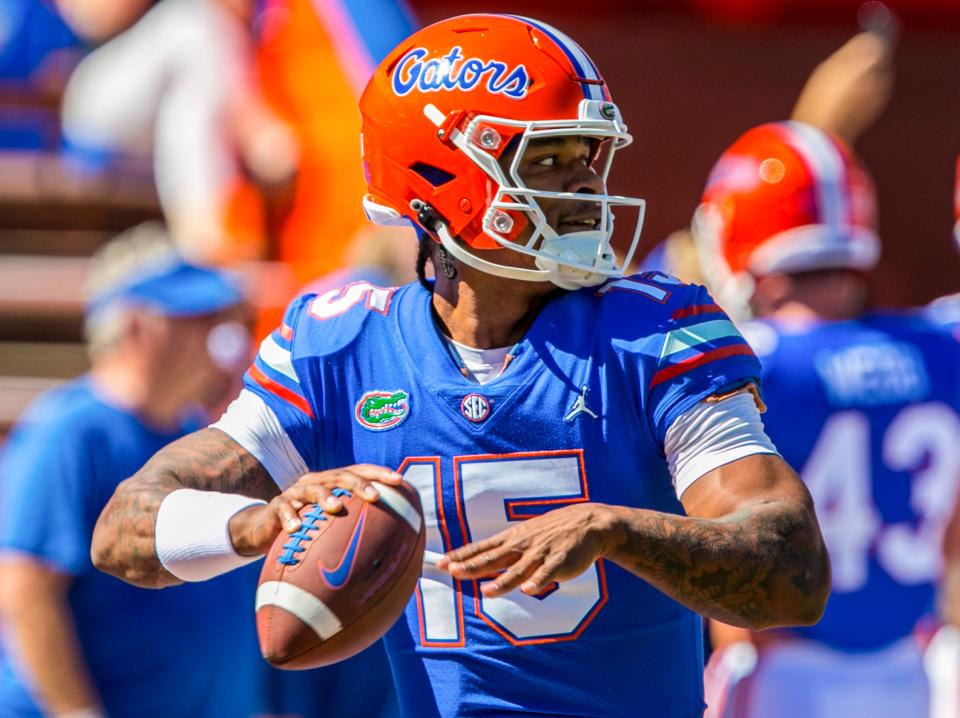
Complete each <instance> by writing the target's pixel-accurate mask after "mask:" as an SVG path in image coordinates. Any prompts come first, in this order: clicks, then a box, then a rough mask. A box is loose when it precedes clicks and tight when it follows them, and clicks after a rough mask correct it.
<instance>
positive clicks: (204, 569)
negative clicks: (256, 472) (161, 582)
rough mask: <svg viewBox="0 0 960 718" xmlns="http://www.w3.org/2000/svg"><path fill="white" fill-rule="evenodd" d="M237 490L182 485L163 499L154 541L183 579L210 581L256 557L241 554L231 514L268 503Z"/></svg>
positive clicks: (161, 556) (164, 559) (171, 569)
mask: <svg viewBox="0 0 960 718" xmlns="http://www.w3.org/2000/svg"><path fill="white" fill-rule="evenodd" d="M265 503H266V502H265V501H260V500H259V499H251V498H249V497H247V496H239V495H237V494H221V493H218V492H216V491H195V490H194V489H178V490H177V491H174V492H172V493H170V494H167V496H166V498H165V499H164V500H163V501H162V502H161V503H160V509H159V511H157V525H156V528H155V529H154V544H155V546H156V550H157V558H159V559H160V563H161V564H163V567H164V568H165V569H167V571H169V572H170V573H172V574H173V575H174V576H176V577H177V578H179V579H180V580H181V581H206V580H207V579H210V578H213V577H214V576H219V575H220V574H222V573H226V572H227V571H232V570H233V569H235V568H240V567H241V566H245V565H247V564H248V563H251V562H253V561H256V560H257V559H258V558H260V557H259V556H241V555H240V554H238V553H237V552H236V550H234V548H233V543H232V542H231V541H230V531H229V529H228V527H227V523H228V522H229V521H230V517H231V516H233V515H234V514H235V513H237V512H238V511H242V510H243V509H245V508H247V507H248V506H254V505H256V504H265Z"/></svg>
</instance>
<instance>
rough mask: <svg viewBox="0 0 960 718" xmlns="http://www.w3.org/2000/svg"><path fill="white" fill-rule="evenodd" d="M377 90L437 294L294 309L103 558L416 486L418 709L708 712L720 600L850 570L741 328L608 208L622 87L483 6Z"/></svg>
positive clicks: (378, 143) (532, 29)
mask: <svg viewBox="0 0 960 718" xmlns="http://www.w3.org/2000/svg"><path fill="white" fill-rule="evenodd" d="M360 109H361V113H362V116H363V138H362V154H363V162H364V168H365V171H366V176H367V181H368V188H369V189H368V194H367V195H366V196H365V198H364V205H365V207H366V210H367V213H368V216H369V217H370V218H371V219H373V220H374V221H376V222H378V223H384V224H394V223H403V224H407V223H413V224H414V225H415V226H416V227H417V228H418V230H419V232H420V234H421V242H422V252H421V261H420V262H419V264H420V268H421V270H422V269H423V267H424V266H425V265H426V263H427V261H432V263H433V265H434V269H435V275H436V281H435V283H430V282H428V281H426V280H424V281H422V282H419V283H413V284H410V285H407V286H404V287H400V288H382V287H377V286H374V285H371V284H369V283H365V282H359V283H355V284H352V285H349V286H347V287H344V288H342V289H335V290H331V291H328V292H325V293H323V294H321V295H319V296H306V297H303V298H301V299H298V300H297V301H295V302H294V303H293V304H292V305H291V306H290V308H289V310H288V312H287V315H286V318H285V320H284V322H283V324H282V326H281V327H280V328H279V329H278V330H277V331H276V332H274V333H273V335H272V336H270V337H269V338H268V339H266V340H265V341H264V343H263V344H262V346H261V348H260V352H259V355H258V357H257V359H256V361H255V363H254V365H253V366H252V367H251V369H250V371H249V373H248V375H247V377H246V385H245V386H246V388H245V390H244V391H243V392H242V394H241V395H240V397H239V398H238V399H237V400H236V402H235V403H234V404H233V405H232V406H231V407H230V408H229V410H228V411H227V412H226V414H225V415H224V416H223V417H222V419H221V420H220V421H219V422H218V423H217V424H215V425H214V426H213V427H211V428H208V429H207V430H205V431H201V432H199V433H197V434H195V435H193V436H191V437H189V438H188V439H186V440H184V441H180V442H177V443H175V444H173V445H172V446H171V447H169V448H168V449H166V450H164V451H163V452H160V453H159V454H157V456H156V457H155V458H154V459H153V461H152V462H151V463H150V464H149V465H148V466H146V467H145V468H144V470H143V471H142V472H140V473H138V474H137V475H135V476H134V477H133V478H132V479H130V480H129V481H127V482H126V483H125V484H124V485H123V487H122V488H121V489H120V490H119V491H118V492H117V493H116V494H115V495H114V497H113V499H112V501H111V504H110V506H109V507H108V508H107V509H106V510H105V512H104V513H103V514H102V515H101V518H100V521H99V525H98V527H97V530H96V533H95V536H94V550H93V554H94V557H95V560H96V562H97V563H98V565H99V566H100V567H102V568H103V569H104V570H106V571H108V572H111V573H113V574H116V575H118V576H120V577H122V578H124V579H126V580H128V581H134V582H137V583H139V584H141V585H149V586H165V585H171V584H175V583H177V582H179V581H182V580H201V579H204V578H207V577H208V576H210V575H213V574H215V573H219V572H221V571H225V570H228V569H229V568H231V567H232V566H235V565H237V564H239V563H244V562H247V561H251V560H253V559H254V558H255V557H257V556H259V555H261V554H263V553H265V552H266V551H267V550H268V549H269V547H270V545H271V543H272V542H273V540H274V538H275V537H276V536H277V535H278V534H279V532H280V531H281V530H287V531H293V530H295V529H296V528H297V527H298V525H299V523H300V522H299V518H298V516H297V509H298V508H300V507H302V506H303V505H304V504H306V503H315V504H319V505H322V506H323V507H325V508H327V509H328V510H330V511H336V510H337V508H338V506H339V502H338V500H337V499H336V498H335V497H333V496H332V495H331V489H332V488H333V487H335V486H337V487H342V488H347V489H349V490H353V491H357V492H361V495H363V496H365V497H369V498H371V499H374V498H375V497H376V496H377V492H376V488H375V485H376V484H375V482H382V483H383V484H391V483H393V484H395V483H397V482H399V481H400V479H401V478H403V479H406V481H408V482H410V483H411V484H413V485H415V486H416V487H417V489H418V490H419V491H420V495H421V499H422V504H423V506H424V512H425V520H426V526H427V529H426V530H427V551H428V554H427V556H428V558H429V559H431V560H428V561H426V562H425V565H424V568H423V573H422V578H421V580H420V582H419V586H418V588H417V590H416V592H415V594H414V596H413V597H412V598H411V600H410V603H409V605H408V607H407V611H406V614H405V617H404V618H402V619H401V620H400V621H398V622H397V624H396V625H395V626H394V627H393V628H392V629H391V630H390V632H389V633H388V634H387V637H386V643H387V650H388V653H389V655H390V657H391V662H392V667H393V670H394V675H395V678H396V682H397V688H398V693H399V698H400V703H401V709H402V711H403V712H404V714H406V715H410V716H455V715H456V716H463V715H484V716H491V715H512V714H516V713H521V712H523V713H529V714H535V715H565V716H609V715H636V716H656V717H657V718H670V717H673V716H677V717H680V716H682V717H685V718H686V717H689V718H692V717H693V716H699V715H701V713H702V711H703V697H702V645H701V640H700V619H699V618H698V616H697V613H702V614H706V615H709V616H714V617H717V618H721V619H723V620H725V621H729V622H732V623H735V624H738V625H746V626H751V627H755V628H761V627H766V626H773V625H784V624H798V623H800V624H810V623H813V622H815V621H816V620H817V619H818V618H819V616H820V613H821V611H822V609H823V605H824V602H825V600H826V594H827V590H828V583H829V581H828V568H827V564H828V562H827V556H826V553H825V550H824V547H823V544H822V541H821V537H820V533H819V529H818V527H817V523H816V519H815V515H814V513H813V507H812V504H811V502H810V498H809V494H808V492H807V491H806V489H805V488H804V486H803V484H802V482H800V481H799V479H798V478H797V476H796V474H795V473H794V472H793V471H792V470H791V469H790V468H789V467H788V466H787V464H786V463H785V462H784V461H783V460H782V459H781V458H780V456H779V455H778V454H777V453H776V451H775V449H774V447H773V445H772V444H771V443H770V441H769V439H768V438H767V437H766V435H765V434H764V432H763V428H762V423H761V420H760V414H759V408H758V405H759V394H758V389H757V387H758V374H759V370H760V367H759V364H758V362H757V360H756V357H755V356H754V354H753V352H752V351H751V350H750V348H749V347H748V345H747V344H746V342H745V341H744V340H743V338H742V337H741V336H740V334H739V333H738V332H737V330H736V329H735V328H734V326H733V325H732V324H731V323H730V321H729V320H728V319H727V317H726V316H725V315H724V313H723V312H722V311H721V310H720V308H719V307H717V306H716V305H715V304H714V303H713V301H712V300H711V299H710V297H709V296H708V295H707V293H706V292H705V291H704V290H703V288H701V287H696V286H687V285H684V284H682V283H680V282H678V281H677V280H675V279H673V278H671V277H669V276H666V275H662V274H656V273H651V274H647V275H643V276H636V277H630V278H625V277H624V276H623V268H624V267H625V266H627V264H628V262H629V258H630V256H631V255H632V252H633V249H634V247H635V246H636V243H637V240H638V237H639V224H640V220H639V217H637V219H636V222H635V228H634V229H633V231H632V233H631V234H632V243H631V246H630V248H629V250H628V251H627V252H626V253H625V255H624V256H623V257H621V258H618V257H617V256H616V255H615V253H614V251H613V249H612V247H611V244H610V238H611V234H612V227H613V208H615V207H619V208H621V209H624V210H629V209H631V208H632V209H633V210H635V211H637V212H639V211H640V210H641V209H642V201H641V200H637V199H632V198H626V197H619V196H615V195H610V194H608V193H607V189H606V178H607V174H608V172H609V169H610V163H611V161H612V159H613V156H614V153H615V152H616V151H618V150H619V149H621V148H622V147H624V146H625V145H626V144H628V143H629V142H630V139H631V138H630V136H629V134H627V130H626V127H625V125H624V123H623V121H622V119H621V117H620V114H619V112H618V109H617V106H616V105H615V104H614V103H613V102H612V100H611V98H610V93H609V90H608V88H607V87H606V85H605V84H604V81H603V79H602V77H601V76H600V74H599V73H598V71H597V69H596V67H595V66H594V64H593V62H592V61H591V60H590V58H589V57H588V56H587V55H586V54H585V53H584V51H583V50H582V49H581V48H580V47H579V46H578V45H577V44H576V43H575V42H573V41H572V40H571V39H570V38H568V37H567V36H566V35H564V34H563V33H562V32H560V31H559V30H557V29H555V28H553V27H550V26H548V25H545V24H543V23H541V22H538V21H536V20H531V19H527V18H520V17H513V16H505V15H465V16H462V17H458V18H453V19H450V20H445V21H442V22H439V23H437V24H435V25H433V26H430V27H428V28H425V29H423V30H421V31H419V32H417V33H416V34H414V35H413V36H412V37H411V38H409V39H408V40H407V41H406V42H404V43H403V44H402V45H400V46H399V47H398V48H396V49H395V50H394V51H393V52H391V53H390V54H389V55H388V56H387V57H386V59H385V60H384V62H383V63H382V64H381V65H380V66H379V68H378V69H377V71H376V72H375V74H374V76H373V77H372V79H371V80H370V83H369V84H368V86H367V89H366V91H365V93H364V95H363V98H362V100H361V107H360ZM621 223H623V219H622V217H621ZM338 467H339V468H338ZM387 467H389V468H387ZM265 502H268V503H265ZM685 514H686V515H685ZM434 559H435V560H434Z"/></svg>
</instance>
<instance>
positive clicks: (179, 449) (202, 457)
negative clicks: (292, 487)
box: [140, 428, 280, 501]
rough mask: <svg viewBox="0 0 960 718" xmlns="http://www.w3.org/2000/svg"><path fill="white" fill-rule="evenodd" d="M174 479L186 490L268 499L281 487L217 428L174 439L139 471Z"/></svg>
mask: <svg viewBox="0 0 960 718" xmlns="http://www.w3.org/2000/svg"><path fill="white" fill-rule="evenodd" d="M140 473H141V474H146V475H150V474H152V475H155V476H163V477H165V478H170V479H173V480H175V481H176V482H177V483H179V484H180V485H181V486H183V487H185V488H188V489H198V490H201V491H222V492H223V493H228V494H242V495H243V496H250V497H252V498H258V499H264V500H265V501H269V500H270V499H271V498H273V497H274V496H276V495H277V494H279V493H280V489H279V488H278V487H277V485H276V483H274V481H273V479H272V478H271V477H270V474H269V473H268V472H267V470H266V469H265V468H263V464H261V463H260V462H259V461H258V460H257V458H256V457H255V456H253V454H251V453H250V452H249V451H247V450H246V449H244V448H243V447H242V446H240V444H238V443H237V442H236V441H234V440H233V439H231V438H230V437H229V436H227V435H226V434H225V433H223V432H222V431H220V430H219V429H210V428H208V429H201V430H200V431H197V432H195V433H193V434H189V435H188V436H185V437H183V438H182V439H177V440H176V441H174V442H173V443H172V444H170V445H168V446H167V447H165V448H164V449H161V450H160V451H159V452H158V453H157V454H155V455H154V456H153V458H152V459H150V461H148V462H147V464H146V465H145V466H144V467H143V469H142V470H141V472H140Z"/></svg>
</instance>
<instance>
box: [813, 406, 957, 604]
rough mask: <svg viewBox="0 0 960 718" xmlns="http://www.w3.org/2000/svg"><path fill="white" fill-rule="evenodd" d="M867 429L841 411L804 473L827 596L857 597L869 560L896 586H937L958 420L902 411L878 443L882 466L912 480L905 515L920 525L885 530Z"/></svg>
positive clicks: (858, 416) (949, 412) (923, 410)
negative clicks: (826, 560) (828, 565)
mask: <svg viewBox="0 0 960 718" xmlns="http://www.w3.org/2000/svg"><path fill="white" fill-rule="evenodd" d="M870 440H871V436H870V422H869V420H868V419H867V417H866V416H865V415H864V414H863V413H862V412H860V411H855V410H850V411H842V412H838V413H836V414H834V415H832V416H831V417H830V418H829V419H828V420H827V421H826V423H825V424H824V426H823V429H822V430H821V432H820V436H819V437H818V438H817V442H816V444H815V445H814V448H813V451H811V453H810V457H809V459H808V460H807V462H806V464H805V465H804V467H803V471H802V472H801V473H802V476H803V480H804V483H806V484H807V487H808V488H809V489H810V494H811V495H812V496H813V501H814V505H815V506H816V510H817V517H818V518H819V520H820V528H821V530H822V531H823V536H824V540H825V541H826V543H827V548H828V550H829V551H830V558H831V562H832V567H833V590H834V591H837V592H851V591H857V590H859V589H860V588H862V587H863V585H864V584H865V583H866V582H867V578H868V576H867V574H868V570H869V554H870V552H871V551H872V550H875V551H876V556H877V561H878V563H879V564H880V566H881V567H882V568H883V569H884V570H885V571H886V572H887V573H888V574H889V575H890V576H891V578H893V579H894V580H896V581H898V582H899V583H902V584H905V585H916V584H920V583H926V582H929V581H934V580H936V579H937V578H938V577H939V575H940V571H941V567H942V557H941V541H942V539H943V532H944V530H945V529H946V524H947V521H948V520H949V518H950V514H951V512H952V509H953V505H954V500H955V496H956V491H957V483H958V477H960V418H958V417H957V413H956V412H955V411H954V410H953V409H951V408H950V407H949V406H947V405H946V404H942V403H940V402H929V403H925V404H915V405H912V406H908V407H906V408H905V409H902V410H901V411H900V412H899V413H898V414H897V415H896V416H895V417H894V418H893V420H892V421H891V422H890V424H889V426H888V427H887V429H886V430H885V431H884V433H883V436H882V437H881V450H882V456H883V463H884V465H885V466H886V467H887V468H888V469H890V470H891V471H902V472H907V473H909V474H911V484H910V507H911V508H912V509H913V511H914V513H916V515H917V516H918V517H919V523H918V524H917V525H916V526H914V525H912V524H911V523H910V522H907V521H903V522H899V523H894V524H887V525H884V524H883V522H882V520H881V518H880V514H879V512H878V511H877V509H876V506H875V505H874V502H873V499H872V496H871V488H872V485H873V477H872V472H871V466H870V456H871V453H870Z"/></svg>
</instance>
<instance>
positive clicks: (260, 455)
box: [211, 389, 309, 491]
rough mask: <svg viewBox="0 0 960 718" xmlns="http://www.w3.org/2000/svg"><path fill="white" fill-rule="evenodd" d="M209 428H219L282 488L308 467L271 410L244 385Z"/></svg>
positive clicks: (297, 477)
mask: <svg viewBox="0 0 960 718" xmlns="http://www.w3.org/2000/svg"><path fill="white" fill-rule="evenodd" d="M211 428H212V429H219V430H220V431H222V432H223V433H224V434H226V435H227V436H229V437H230V438H231V439H233V440H234V441H236V442H237V443H238V444H240V446H242V447H243V448H244V449H246V450H247V451H249V452H250V453H251V454H252V455H253V456H255V457H256V459H257V460H258V461H259V462H260V463H261V464H263V468H265V469H266V470H267V472H268V473H269V474H270V476H271V477H272V478H273V480H274V481H275V482H276V484H277V486H279V487H280V490H281V491H283V490H284V489H286V488H287V487H288V486H290V485H291V484H293V482H295V481H296V480H297V479H299V478H300V477H301V476H303V475H304V474H305V473H307V471H309V469H307V464H306V462H305V461H304V460H303V457H302V456H300V452H299V451H297V448H296V447H295V446H294V445H293V442H292V441H290V437H289V436H287V432H286V431H284V430H283V426H282V425H281V424H280V420H279V419H277V415H276V414H274V413H273V410H272V409H271V408H270V407H269V406H267V405H266V403H265V402H264V401H263V399H261V398H260V397H259V396H257V395H256V394H254V393H253V392H252V391H249V390H247V389H244V390H243V391H241V392H240V396H238V397H237V398H236V399H235V400H234V401H233V402H232V403H231V404H230V406H228V407H227V410H226V411H225V412H224V414H223V416H221V417H220V420H219V421H217V422H216V423H215V424H211Z"/></svg>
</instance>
